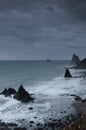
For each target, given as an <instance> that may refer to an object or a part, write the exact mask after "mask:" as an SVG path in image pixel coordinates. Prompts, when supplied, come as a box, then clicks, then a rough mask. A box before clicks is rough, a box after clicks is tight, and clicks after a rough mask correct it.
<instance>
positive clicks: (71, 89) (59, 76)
mask: <svg viewBox="0 0 86 130" xmlns="http://www.w3.org/2000/svg"><path fill="white" fill-rule="evenodd" d="M70 66H72V64H71V62H70V61H51V62H47V61H0V91H2V90H4V88H9V87H13V88H15V89H16V90H17V89H18V87H19V86H20V85H21V84H22V85H23V86H24V88H25V89H26V90H27V91H28V92H29V93H31V94H32V95H33V97H34V99H35V100H34V102H33V103H21V102H19V101H16V100H15V99H13V98H12V97H4V96H3V95H0V120H3V121H4V122H15V123H17V124H18V125H21V126H26V127H28V126H29V122H30V121H34V122H36V123H37V122H45V120H47V119H48V118H51V117H52V118H53V119H61V118H62V117H63V116H65V115H66V114H70V113H75V112H76V111H75V109H74V108H73V107H72V106H71V104H72V103H73V102H74V97H71V96H69V95H70V94H75V95H78V96H80V97H82V98H85V97H86V77H85V76H83V75H84V72H85V70H74V69H70V72H71V74H72V75H73V76H74V77H73V78H70V79H69V78H64V74H65V69H66V67H70ZM77 76H79V77H77ZM29 107H32V108H33V110H29ZM65 111H66V112H65Z"/></svg>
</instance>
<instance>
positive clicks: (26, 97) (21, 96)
mask: <svg viewBox="0 0 86 130" xmlns="http://www.w3.org/2000/svg"><path fill="white" fill-rule="evenodd" d="M13 98H14V99H16V100H18V101H21V102H30V101H32V100H33V98H32V97H31V96H30V94H29V93H28V92H27V91H26V90H25V89H24V87H23V86H22V85H21V86H20V87H19V88H18V91H17V92H16V93H15V95H14V97H13Z"/></svg>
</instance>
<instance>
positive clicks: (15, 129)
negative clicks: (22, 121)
mask: <svg viewBox="0 0 86 130" xmlns="http://www.w3.org/2000/svg"><path fill="white" fill-rule="evenodd" d="M14 130H26V128H25V127H24V128H21V127H17V128H14Z"/></svg>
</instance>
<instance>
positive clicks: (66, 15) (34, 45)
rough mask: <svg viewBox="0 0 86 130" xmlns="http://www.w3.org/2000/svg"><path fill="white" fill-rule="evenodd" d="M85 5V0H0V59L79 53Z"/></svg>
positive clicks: (85, 32)
mask: <svg viewBox="0 0 86 130" xmlns="http://www.w3.org/2000/svg"><path fill="white" fill-rule="evenodd" d="M85 7H86V2H85V0H83V1H81V0H0V59H46V58H47V57H51V58H53V59H56V58H62V57H64V55H65V57H66V58H68V56H69V55H72V53H73V52H74V53H75V50H76V52H77V53H80V51H82V55H83V53H84V52H85V49H84V48H86V44H85V41H86V38H85V37H86V25H85V18H86V13H85V12H86V8H85ZM83 50H84V51H83ZM61 52H62V53H61ZM60 55H61V56H60Z"/></svg>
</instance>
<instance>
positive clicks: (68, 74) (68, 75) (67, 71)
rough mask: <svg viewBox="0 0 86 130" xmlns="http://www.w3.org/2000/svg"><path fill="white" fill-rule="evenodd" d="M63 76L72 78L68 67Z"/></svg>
mask: <svg viewBox="0 0 86 130" xmlns="http://www.w3.org/2000/svg"><path fill="white" fill-rule="evenodd" d="M64 77H65V78H72V75H71V73H70V71H69V69H66V71H65V75H64Z"/></svg>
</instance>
